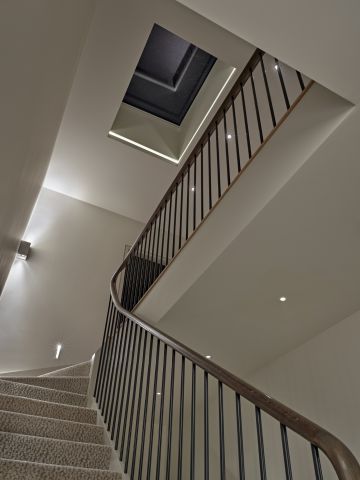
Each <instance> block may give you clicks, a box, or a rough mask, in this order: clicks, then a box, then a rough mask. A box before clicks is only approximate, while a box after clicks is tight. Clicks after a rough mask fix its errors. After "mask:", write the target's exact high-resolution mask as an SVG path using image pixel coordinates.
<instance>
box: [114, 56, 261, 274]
mask: <svg viewBox="0 0 360 480" xmlns="http://www.w3.org/2000/svg"><path fill="white" fill-rule="evenodd" d="M263 55H264V52H263V51H262V50H260V48H257V49H256V50H255V52H254V53H253V55H252V56H251V58H250V60H249V61H248V63H247V64H246V65H245V67H244V69H243V71H242V72H241V74H240V75H239V77H238V78H237V80H236V82H235V83H234V85H233V87H232V88H231V91H230V92H229V94H228V95H227V96H226V98H225V99H224V101H223V102H222V104H221V105H220V107H219V108H218V110H217V111H216V113H215V115H214V117H213V118H212V119H211V122H210V124H209V125H208V127H207V128H206V130H205V132H204V133H203V135H202V136H201V137H200V139H199V141H198V142H197V143H196V145H195V147H194V148H193V149H192V151H191V153H190V154H189V155H188V157H187V160H186V161H185V162H184V163H183V165H182V167H181V168H180V170H179V172H178V174H177V175H176V177H175V178H174V180H173V181H172V182H171V184H170V186H169V188H168V189H167V190H166V192H165V194H164V195H163V197H162V199H161V200H160V202H159V204H158V206H157V207H156V208H155V210H154V213H153V214H152V215H151V217H150V218H149V220H148V221H147V223H146V225H145V227H144V228H143V230H142V231H141V232H140V234H139V235H138V237H137V239H136V240H135V242H134V243H133V245H132V246H131V248H130V250H129V251H128V253H127V255H126V257H125V259H124V261H123V262H122V265H120V269H122V268H124V267H125V265H126V263H127V262H128V260H129V258H130V256H131V253H132V252H133V250H134V248H135V247H136V245H137V243H138V241H139V240H140V238H141V237H142V236H143V235H144V234H145V233H146V232H147V230H148V229H149V227H150V226H151V224H152V222H153V220H154V219H155V217H156V216H157V215H158V212H159V210H160V209H161V208H162V207H163V205H164V203H165V202H166V201H167V198H168V196H169V195H170V193H171V192H172V191H173V189H174V187H175V185H177V184H178V182H179V181H180V179H181V177H182V175H184V174H185V173H186V170H187V169H188V167H189V165H191V164H192V163H193V160H194V158H195V156H196V155H197V154H198V153H199V151H200V148H201V145H202V144H203V143H204V142H205V141H206V138H207V136H208V135H211V133H212V132H213V131H214V130H215V125H216V122H219V121H220V119H221V118H222V116H223V112H224V110H226V111H227V110H228V109H229V108H230V106H231V98H233V97H235V96H236V95H237V94H238V93H239V91H240V88H241V86H242V85H244V84H245V82H246V80H247V79H248V78H249V75H250V71H251V69H254V68H255V66H256V65H257V64H258V63H259V61H260V59H261V57H262V56H263Z"/></svg>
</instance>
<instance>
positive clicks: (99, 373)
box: [94, 295, 112, 402]
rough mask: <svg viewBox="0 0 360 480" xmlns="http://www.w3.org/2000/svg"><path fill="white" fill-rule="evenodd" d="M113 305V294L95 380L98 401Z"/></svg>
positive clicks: (95, 393) (109, 304) (95, 394)
mask: <svg viewBox="0 0 360 480" xmlns="http://www.w3.org/2000/svg"><path fill="white" fill-rule="evenodd" d="M111 306H112V299H111V295H110V297H109V303H108V309H107V313H106V322H105V327H104V333H103V339H102V343H101V352H100V359H99V366H98V371H97V375H96V382H95V390H94V397H95V399H96V402H97V401H98V393H99V387H100V383H101V380H102V379H103V368H104V355H105V340H106V336H107V331H108V328H109V325H110V308H111Z"/></svg>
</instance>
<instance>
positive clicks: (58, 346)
mask: <svg viewBox="0 0 360 480" xmlns="http://www.w3.org/2000/svg"><path fill="white" fill-rule="evenodd" d="M61 350H62V345H61V343H58V344H57V345H56V353H55V358H56V360H58V358H59V357H60V352H61Z"/></svg>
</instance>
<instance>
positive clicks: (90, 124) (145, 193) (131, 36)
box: [44, 0, 254, 222]
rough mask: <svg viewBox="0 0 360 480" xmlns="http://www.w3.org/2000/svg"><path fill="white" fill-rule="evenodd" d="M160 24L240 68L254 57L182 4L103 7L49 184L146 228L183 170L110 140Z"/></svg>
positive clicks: (104, 2) (134, 1)
mask: <svg viewBox="0 0 360 480" xmlns="http://www.w3.org/2000/svg"><path fill="white" fill-rule="evenodd" d="M155 22H157V23H159V24H160V25H162V26H164V27H165V28H167V29H169V30H171V31H173V32H174V33H176V34H178V35H180V36H182V37H183V38H185V39H187V40H189V41H191V42H193V43H195V44H196V45H198V46H199V47H201V48H203V49H204V50H207V51H208V52H210V53H212V54H213V55H215V56H216V57H218V58H221V59H222V60H223V61H225V62H226V63H227V64H229V65H233V66H235V67H243V66H244V64H245V63H246V62H247V60H248V59H249V58H250V56H251V53H252V52H253V50H254V47H252V46H250V45H249V44H248V43H247V42H245V41H243V40H241V39H239V38H237V37H236V36H234V35H233V34H231V33H229V32H227V31H226V30H224V29H222V28H221V27H218V26H217V25H215V24H213V23H211V22H210V21H208V20H206V19H205V18H203V17H201V16H200V15H197V14H195V13H194V12H192V11H191V10H189V9H187V8H186V7H184V6H183V5H180V4H179V3H177V2H176V1H175V0H147V1H146V2H144V1H140V0H131V1H130V0H122V1H118V0H98V1H97V7H96V11H95V14H94V18H93V22H92V25H91V28H90V31H89V35H88V38H87V41H86V44H85V47H84V50H83V53H82V56H81V59H80V62H79V66H78V69H77V73H76V77H75V80H74V83H73V87H72V90H71V94H70V97H69V101H68V104H67V108H66V111H65V114H64V117H63V121H62V124H61V128H60V131H59V135H58V138H57V141H56V145H55V148H54V151H53V155H52V159H51V163H50V167H49V170H48V173H47V176H46V179H45V183H44V186H45V187H47V188H49V189H53V190H55V191H58V192H60V193H63V194H66V195H69V196H72V197H74V198H78V199H80V200H83V201H86V202H88V203H91V204H94V205H97V206H100V207H103V208H105V209H108V210H111V211H114V212H116V213H119V214H122V215H125V216H127V217H130V218H133V219H136V220H139V221H143V222H144V221H146V220H147V219H148V217H149V216H150V215H151V213H152V212H153V210H154V208H155V206H156V204H157V203H158V202H159V201H160V199H161V197H162V195H163V193H164V192H165V190H166V189H167V187H168V185H169V184H170V181H171V180H172V178H173V177H174V176H175V175H176V173H177V172H178V167H177V166H175V165H171V164H169V163H167V162H166V161H163V160H161V159H158V158H155V157H153V156H150V155H149V154H147V153H144V152H141V151H139V150H136V149H134V148H132V147H129V146H127V145H124V144H122V143H120V142H118V141H116V140H114V139H110V138H108V137H107V134H108V131H109V130H110V128H111V125H112V123H113V121H114V119H115V116H116V112H117V110H118V108H119V104H120V102H121V100H122V97H123V95H124V93H125V91H126V89H127V86H128V84H129V81H130V79H131V76H132V73H133V71H134V69H135V66H136V64H137V61H138V59H139V57H140V54H141V52H142V50H143V47H144V45H145V43H146V40H147V37H148V35H149V33H150V30H151V28H152V26H153V24H154V23H155Z"/></svg>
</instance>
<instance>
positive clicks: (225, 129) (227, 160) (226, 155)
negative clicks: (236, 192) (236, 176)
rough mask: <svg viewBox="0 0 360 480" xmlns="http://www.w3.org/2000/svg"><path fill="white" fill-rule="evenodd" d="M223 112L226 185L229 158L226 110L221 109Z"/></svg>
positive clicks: (228, 178)
mask: <svg viewBox="0 0 360 480" xmlns="http://www.w3.org/2000/svg"><path fill="white" fill-rule="evenodd" d="M223 114H224V137H225V157H226V173H227V182H228V186H229V185H230V160H229V139H228V130H227V123H226V111H225V109H224V110H223Z"/></svg>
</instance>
